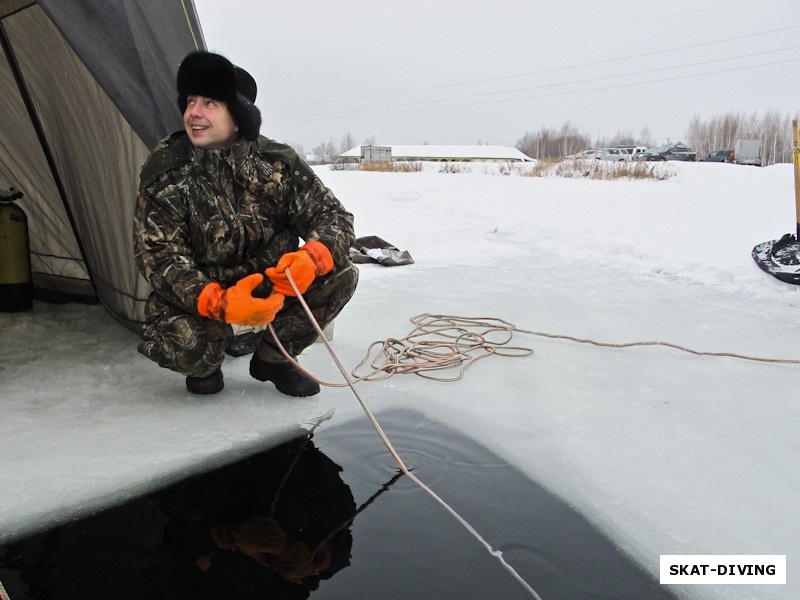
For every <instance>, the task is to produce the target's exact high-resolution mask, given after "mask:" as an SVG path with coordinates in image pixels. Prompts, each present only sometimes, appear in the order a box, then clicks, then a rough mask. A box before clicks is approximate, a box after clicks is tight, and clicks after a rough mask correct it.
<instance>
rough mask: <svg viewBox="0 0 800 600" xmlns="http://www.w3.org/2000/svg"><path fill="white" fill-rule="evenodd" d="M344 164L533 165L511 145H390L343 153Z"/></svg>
mask: <svg viewBox="0 0 800 600" xmlns="http://www.w3.org/2000/svg"><path fill="white" fill-rule="evenodd" d="M341 158H342V159H343V160H345V161H353V162H356V161H360V162H373V161H375V160H382V161H386V160H392V161H442V162H449V161H458V162H471V161H484V162H485V161H494V162H532V161H533V159H532V158H530V157H529V156H526V155H525V154H523V153H522V152H520V151H519V150H517V149H516V148H510V147H508V146H482V145H478V144H476V145H474V146H438V145H429V144H420V145H387V146H374V145H369V146H356V147H355V148H351V149H350V150H348V151H347V152H344V153H342V154H341Z"/></svg>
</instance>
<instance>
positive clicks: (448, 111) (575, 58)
mask: <svg viewBox="0 0 800 600" xmlns="http://www.w3.org/2000/svg"><path fill="white" fill-rule="evenodd" d="M194 2H195V5H196V8H197V11H198V14H199V17H200V22H201V24H202V27H203V32H204V36H205V40H206V45H207V47H208V48H209V49H210V50H213V51H216V52H219V53H221V54H224V55H225V56H227V57H228V58H229V59H230V60H231V61H233V62H234V63H236V64H239V65H240V66H242V67H244V68H245V69H247V70H248V71H250V72H251V73H252V74H253V76H254V77H255V78H256V80H257V81H258V85H259V94H258V100H257V105H258V107H259V108H260V109H261V112H262V115H263V126H262V130H261V131H262V133H263V134H264V135H267V136H268V137H271V138H274V139H277V140H280V141H283V142H287V143H293V144H295V145H298V144H299V145H302V147H303V149H304V150H305V151H306V152H311V150H312V148H313V147H314V146H317V145H318V144H320V143H322V142H328V141H333V142H334V144H335V145H336V147H337V149H338V147H339V146H340V144H341V142H342V140H343V138H344V136H345V134H347V133H350V134H351V135H352V137H353V139H354V140H355V142H356V143H357V144H360V143H362V142H364V141H366V140H368V139H370V140H371V141H373V142H374V143H376V144H421V143H430V144H475V143H483V144H501V145H508V146H513V145H515V144H516V143H517V141H518V140H519V139H520V138H521V137H522V136H523V135H524V134H525V133H526V132H535V131H538V130H539V129H540V128H542V127H551V128H560V127H561V126H562V125H563V124H564V123H565V122H567V121H571V122H572V123H573V124H574V125H575V126H576V127H577V128H578V130H579V131H581V132H585V133H588V134H590V135H592V136H612V135H614V134H615V133H617V132H620V131H622V132H630V133H632V134H633V135H635V136H638V135H639V134H640V133H641V132H642V130H644V129H645V128H647V129H648V130H649V132H650V133H651V135H652V138H653V141H654V142H658V141H662V140H663V139H665V138H671V139H672V140H680V139H683V138H684V137H685V132H686V129H687V125H688V124H689V121H690V119H691V118H692V116H693V115H695V114H697V115H700V116H701V117H702V118H704V119H708V118H711V117H713V116H717V115H721V114H723V113H727V112H744V113H746V114H752V113H754V112H755V113H758V114H759V115H762V114H764V113H766V111H768V110H775V111H778V112H779V113H780V114H782V115H784V114H785V115H796V114H798V113H800V2H798V0H672V1H671V2H647V1H642V0H606V1H605V2H600V1H597V0H572V1H569V2H564V1H562V0H494V1H492V2H487V1H485V0H482V1H480V2H475V1H471V0H467V1H462V2H437V1H436V0H425V1H421V0H403V1H396V2H386V1H382V0H376V1H373V2H352V1H349V0H340V1H337V2H330V1H325V2H323V1H321V0H305V1H304V0H301V1H297V2H264V1H263V0H226V1H225V2H219V0H194Z"/></svg>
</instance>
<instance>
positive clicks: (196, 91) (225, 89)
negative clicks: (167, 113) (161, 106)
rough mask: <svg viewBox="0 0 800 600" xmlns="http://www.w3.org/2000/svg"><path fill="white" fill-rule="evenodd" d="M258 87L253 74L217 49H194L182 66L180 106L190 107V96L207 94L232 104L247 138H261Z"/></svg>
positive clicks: (183, 107)
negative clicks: (259, 134) (188, 101)
mask: <svg viewBox="0 0 800 600" xmlns="http://www.w3.org/2000/svg"><path fill="white" fill-rule="evenodd" d="M257 91H258V88H257V86H256V81H255V79H253V77H252V76H251V75H250V73H248V72H247V71H245V70H244V69H242V68H241V67H237V66H235V65H233V63H231V62H230V61H229V60H228V59H227V58H225V57H223V56H220V55H219V54H214V53H213V52H205V51H202V50H201V51H197V52H192V53H191V54H189V55H188V56H187V57H186V58H184V59H183V62H182V63H181V66H180V67H178V108H180V110H181V112H182V113H183V112H185V111H186V97H187V96H205V97H206V98H213V99H214V100H222V101H223V102H225V103H226V104H227V105H228V110H229V111H230V112H231V116H232V117H233V120H234V122H235V123H236V125H237V126H238V127H239V134H240V135H241V136H242V137H243V138H244V139H246V140H251V141H252V140H255V139H256V138H258V132H259V130H260V129H261V111H259V110H258V108H256V105H255V104H254V102H255V101H256V93H257Z"/></svg>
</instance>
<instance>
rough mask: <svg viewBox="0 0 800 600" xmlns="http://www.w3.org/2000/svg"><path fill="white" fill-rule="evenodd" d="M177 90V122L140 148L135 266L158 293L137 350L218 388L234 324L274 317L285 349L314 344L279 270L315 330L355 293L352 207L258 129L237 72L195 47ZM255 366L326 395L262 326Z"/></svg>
mask: <svg viewBox="0 0 800 600" xmlns="http://www.w3.org/2000/svg"><path fill="white" fill-rule="evenodd" d="M177 87H178V106H179V108H180V110H181V111H183V125H184V131H179V132H176V133H173V134H172V135H170V136H168V137H167V138H165V139H164V140H162V141H161V142H160V143H159V144H158V145H157V146H156V148H155V149H154V150H153V152H152V153H151V155H150V156H149V157H148V159H147V161H146V162H145V163H144V165H143V167H142V171H141V179H140V185H139V194H138V198H137V203H136V212H135V219H134V250H135V255H136V261H137V265H138V266H139V269H140V270H141V272H142V274H143V275H144V277H145V279H146V280H147V281H148V282H149V283H150V286H151V287H152V289H153V292H152V294H151V295H150V297H149V299H148V301H147V305H146V309H145V311H146V322H145V324H144V327H143V330H142V338H143V340H142V342H141V344H140V345H139V351H140V352H141V353H142V354H144V355H145V356H146V357H147V358H149V359H151V360H153V361H155V362H156V363H158V364H159V365H160V366H162V367H165V368H167V369H171V370H173V371H177V372H178V373H181V374H182V375H185V376H186V388H187V389H188V390H189V391H190V392H192V393H195V394H214V393H217V392H219V391H220V390H222V388H223V386H224V381H223V376H222V370H221V365H222V362H223V360H224V358H225V349H226V347H227V344H228V341H229V340H230V338H231V336H232V328H231V324H236V325H252V326H262V325H265V324H267V323H272V326H273V328H274V330H275V332H276V334H277V336H278V338H279V339H280V340H281V343H282V344H283V345H284V347H285V348H286V349H287V351H288V353H289V354H290V355H291V356H293V357H296V356H297V355H299V354H300V353H301V352H302V351H303V349H304V348H306V347H307V346H309V345H310V344H312V343H313V342H314V340H315V339H316V337H317V333H316V330H315V329H314V327H313V325H312V324H311V323H310V321H309V319H308V318H307V316H306V315H305V313H304V312H303V309H302V307H301V306H300V304H299V302H298V300H297V298H295V297H294V296H295V295H296V294H295V292H294V290H293V288H292V286H291V285H290V283H289V281H288V277H287V272H286V270H287V269H288V272H289V274H290V275H291V277H292V279H293V280H294V281H295V283H296V284H297V286H298V288H299V290H300V293H301V294H303V297H304V298H305V300H306V302H307V303H308V305H309V306H310V308H311V310H312V312H313V314H314V316H315V318H316V319H317V321H318V322H319V324H320V325H321V326H322V327H324V326H325V325H326V324H327V323H329V322H330V321H332V320H333V318H334V317H335V316H336V315H337V314H338V313H339V312H340V311H341V310H342V308H343V307H344V306H345V304H346V303H347V302H348V301H349V300H350V298H351V297H352V295H353V293H354V291H355V288H356V284H357V281H358V271H357V270H356V268H355V267H354V266H353V264H352V263H351V262H350V258H349V251H350V245H351V244H352V242H353V240H354V237H355V236H354V232H353V215H351V214H350V213H349V212H347V211H346V210H345V209H344V207H343V206H342V205H341V203H340V202H339V201H338V200H337V199H336V197H335V196H334V194H333V193H332V192H331V191H330V190H329V189H328V188H327V187H325V186H324V185H323V183H322V182H321V181H320V179H319V178H318V177H317V176H316V175H315V174H314V172H313V171H312V170H311V168H310V167H309V166H308V165H307V164H306V163H305V162H303V161H302V160H301V159H300V158H299V157H298V156H297V154H296V153H295V152H294V151H293V150H292V149H291V148H290V147H288V146H285V145H283V144H278V143H277V142H275V141H272V140H269V139H267V138H265V137H264V136H261V135H259V130H260V127H261V114H260V112H259V110H258V109H257V108H256V106H255V104H254V102H255V100H256V82H255V80H254V79H253V78H252V77H251V76H250V74H249V73H247V72H246V71H245V70H244V69H242V68H240V67H237V66H235V65H233V64H232V63H230V62H229V61H228V60H227V59H226V58H224V57H222V56H220V55H218V54H213V53H210V52H202V51H201V52H193V53H191V54H190V55H189V56H187V57H186V58H185V59H184V60H183V62H182V63H181V65H180V67H179V69H178V77H177ZM301 241H302V245H301ZM250 374H251V375H252V376H253V377H254V378H256V379H258V380H260V381H270V382H272V383H273V384H274V385H275V387H277V389H278V390H280V391H281V392H283V393H284V394H288V395H291V396H311V395H313V394H316V393H318V392H319V390H320V388H319V384H317V383H316V382H315V381H314V380H312V379H309V378H308V377H307V376H305V375H304V374H303V373H302V372H300V371H298V370H297V369H296V368H295V367H294V366H293V365H292V364H291V363H290V362H288V361H287V360H286V359H285V358H284V356H283V354H281V353H280V352H279V350H278V349H277V348H276V346H275V344H274V342H273V340H272V337H271V335H269V332H266V331H265V332H264V334H263V335H262V337H261V339H260V340H259V342H258V345H257V346H256V350H255V352H254V354H253V356H252V359H251V361H250Z"/></svg>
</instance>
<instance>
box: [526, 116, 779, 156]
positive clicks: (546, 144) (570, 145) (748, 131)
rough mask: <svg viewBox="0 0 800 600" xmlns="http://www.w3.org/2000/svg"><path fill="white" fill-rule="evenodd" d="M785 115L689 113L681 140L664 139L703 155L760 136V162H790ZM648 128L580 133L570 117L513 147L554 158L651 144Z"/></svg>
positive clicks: (527, 152) (534, 154) (527, 137)
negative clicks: (705, 116) (607, 134)
mask: <svg viewBox="0 0 800 600" xmlns="http://www.w3.org/2000/svg"><path fill="white" fill-rule="evenodd" d="M791 119H792V117H790V116H789V115H781V114H780V113H778V112H777V111H775V110H768V111H767V112H766V113H765V114H763V115H759V114H757V113H753V114H749V115H748V114H746V113H743V112H728V113H725V114H722V115H719V116H715V117H711V118H710V119H703V118H702V117H700V116H699V115H695V116H693V117H692V119H691V121H690V122H689V126H688V127H687V128H686V133H685V136H686V137H685V138H684V139H682V140H667V143H673V142H678V141H683V142H685V143H687V144H688V145H689V146H691V147H692V148H693V149H694V150H695V151H696V152H697V156H698V157H700V156H705V155H706V154H708V153H709V152H713V151H714V150H725V149H728V148H731V149H732V148H733V146H734V144H735V142H736V140H740V139H747V140H761V142H762V152H763V155H762V156H763V164H764V165H772V164H775V163H786V162H792V150H793V149H792V129H791V128H792V126H791ZM652 138H653V136H652V134H651V133H650V130H649V129H647V128H645V129H643V130H642V131H641V132H640V133H639V134H638V135H634V134H633V133H631V132H617V133H616V134H615V135H613V136H611V137H596V138H593V137H592V136H591V135H590V134H587V133H582V132H580V131H579V130H578V128H577V127H576V126H575V125H574V124H573V123H572V122H570V121H567V122H566V123H564V124H563V125H562V126H561V127H560V128H548V127H543V128H542V129H540V130H539V131H536V132H534V133H531V132H528V133H526V134H525V135H524V136H523V137H522V138H521V139H520V140H519V141H518V142H517V144H516V148H517V149H518V150H520V151H521V152H523V153H525V154H526V155H528V156H530V157H531V158H536V159H539V158H543V159H558V158H563V157H565V156H570V155H572V154H576V153H577V152H581V151H582V150H592V149H597V148H608V147H613V146H624V145H636V146H646V147H648V148H650V147H652V146H653V145H654V140H653V139H652Z"/></svg>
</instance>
